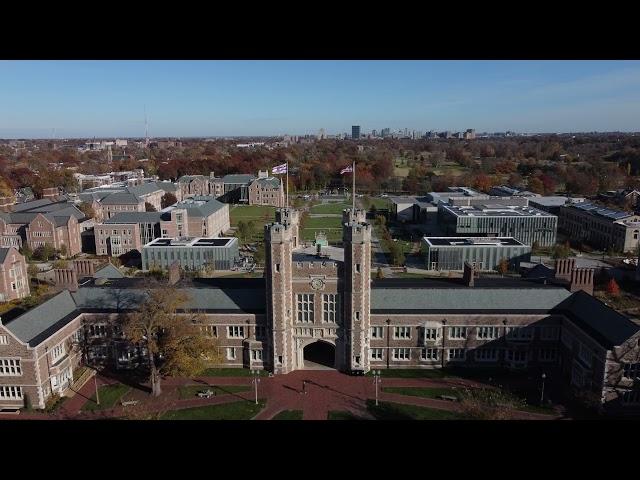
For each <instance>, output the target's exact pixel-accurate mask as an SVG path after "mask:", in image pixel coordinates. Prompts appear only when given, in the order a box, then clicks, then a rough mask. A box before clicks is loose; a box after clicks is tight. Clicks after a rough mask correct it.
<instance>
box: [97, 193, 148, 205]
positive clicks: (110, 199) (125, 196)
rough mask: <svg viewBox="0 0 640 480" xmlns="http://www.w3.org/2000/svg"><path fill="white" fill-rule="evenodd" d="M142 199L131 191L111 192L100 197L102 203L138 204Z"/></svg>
mask: <svg viewBox="0 0 640 480" xmlns="http://www.w3.org/2000/svg"><path fill="white" fill-rule="evenodd" d="M142 201H143V200H142V199H141V198H139V197H138V196H137V195H134V194H133V193H125V192H118V193H112V194H111V195H108V196H107V197H105V198H103V199H102V202H101V203H102V204H103V205H138V204H139V203H140V202H142Z"/></svg>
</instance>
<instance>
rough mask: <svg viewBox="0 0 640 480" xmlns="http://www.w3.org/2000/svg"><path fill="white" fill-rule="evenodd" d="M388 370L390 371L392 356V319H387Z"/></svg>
mask: <svg viewBox="0 0 640 480" xmlns="http://www.w3.org/2000/svg"><path fill="white" fill-rule="evenodd" d="M385 321H386V323H387V370H389V357H390V356H391V349H390V348H389V347H390V342H391V319H389V318H387V319H386V320H385Z"/></svg>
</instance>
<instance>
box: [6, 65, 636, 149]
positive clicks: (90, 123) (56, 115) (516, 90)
mask: <svg viewBox="0 0 640 480" xmlns="http://www.w3.org/2000/svg"><path fill="white" fill-rule="evenodd" d="M145 109H146V113H147V118H148V125H149V136H150V137H200V136H212V137H213V136H270V135H283V134H291V135H304V134H316V133H318V131H319V129H320V128H324V129H325V131H326V133H327V134H336V133H344V132H351V126H352V125H360V126H361V129H362V131H363V132H369V131H371V130H372V129H376V130H380V129H382V128H391V129H392V130H398V129H404V128H408V129H409V130H419V131H429V130H435V131H444V130H451V131H453V132H455V131H459V130H466V129H467V128H475V130H476V132H504V131H507V130H510V131H515V132H521V133H541V132H584V131H640V61H558V60H555V61H480V60H474V61H382V60H381V61H353V60H340V61H317V60H314V61H267V60H261V61H146V60H142V61H134V60H128V61H78V60H75V61H0V138H52V137H53V136H54V129H55V137H56V138H76V137H82V138H87V137H89V138H90V137H98V138H109V137H143V136H144V131H145V120H144V119H145Z"/></svg>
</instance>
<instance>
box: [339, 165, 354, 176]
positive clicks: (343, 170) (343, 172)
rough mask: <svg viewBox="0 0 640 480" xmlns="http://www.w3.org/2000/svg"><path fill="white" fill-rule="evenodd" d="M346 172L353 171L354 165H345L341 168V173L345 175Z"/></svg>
mask: <svg viewBox="0 0 640 480" xmlns="http://www.w3.org/2000/svg"><path fill="white" fill-rule="evenodd" d="M345 173H353V167H352V166H351V165H349V166H348V167H344V168H343V169H342V170H340V175H343V174H345Z"/></svg>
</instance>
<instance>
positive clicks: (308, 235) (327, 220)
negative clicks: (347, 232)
mask: <svg viewBox="0 0 640 480" xmlns="http://www.w3.org/2000/svg"><path fill="white" fill-rule="evenodd" d="M318 232H324V233H325V234H326V235H327V239H328V240H329V242H339V241H341V240H342V218H340V217H313V218H308V219H307V221H306V222H305V224H304V228H303V230H302V238H303V239H304V240H315V238H316V233H318Z"/></svg>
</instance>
